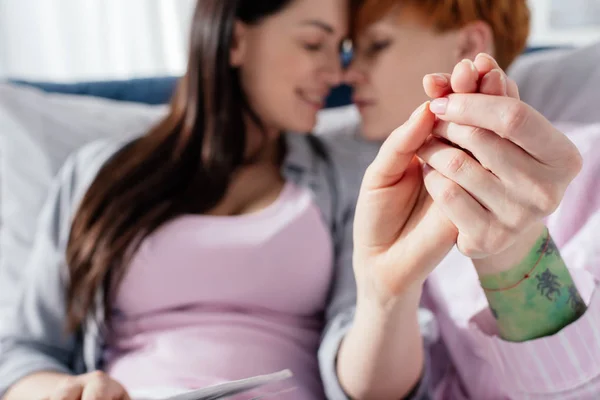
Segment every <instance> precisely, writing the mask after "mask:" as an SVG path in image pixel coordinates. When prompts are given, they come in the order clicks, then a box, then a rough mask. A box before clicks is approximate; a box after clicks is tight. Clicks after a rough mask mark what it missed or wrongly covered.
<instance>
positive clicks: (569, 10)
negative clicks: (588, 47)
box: [529, 0, 600, 46]
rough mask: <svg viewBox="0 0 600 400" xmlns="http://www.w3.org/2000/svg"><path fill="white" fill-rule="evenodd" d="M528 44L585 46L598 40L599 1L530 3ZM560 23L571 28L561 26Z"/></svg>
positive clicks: (540, 0) (555, 0)
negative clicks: (530, 24) (530, 19)
mask: <svg viewBox="0 0 600 400" xmlns="http://www.w3.org/2000/svg"><path fill="white" fill-rule="evenodd" d="M529 6H530V7H531V10H532V17H533V18H532V32H531V37H530V44H531V45H535V46H548V45H550V46H553V45H561V44H564V45H585V44H589V43H592V42H595V41H599V40H600V0H529ZM562 21H567V22H573V23H574V25H575V26H574V27H573V26H569V27H562V26H563V25H562V23H561V22H562Z"/></svg>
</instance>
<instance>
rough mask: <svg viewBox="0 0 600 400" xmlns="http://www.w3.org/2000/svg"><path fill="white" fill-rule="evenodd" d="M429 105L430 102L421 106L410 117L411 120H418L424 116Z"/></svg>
mask: <svg viewBox="0 0 600 400" xmlns="http://www.w3.org/2000/svg"><path fill="white" fill-rule="evenodd" d="M428 104H429V102H428V101H427V102H425V103H423V104H421V105H420V106H419V108H417V109H416V110H415V111H414V112H413V113H412V114H411V116H410V118H409V119H415V118H417V117H418V116H419V115H421V114H423V111H425V108H426V107H427V105H428Z"/></svg>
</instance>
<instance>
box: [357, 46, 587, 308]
mask: <svg viewBox="0 0 600 400" xmlns="http://www.w3.org/2000/svg"><path fill="white" fill-rule="evenodd" d="M423 86H424V89H425V92H426V93H427V95H428V96H429V97H430V98H431V99H432V101H431V102H427V103H425V104H423V105H422V106H421V107H419V108H418V109H417V110H416V111H415V112H414V114H413V115H412V116H411V118H410V119H409V120H408V121H407V122H406V123H404V124H403V125H402V126H400V127H399V128H397V129H396V130H395V131H394V132H392V133H391V135H390V136H389V137H388V139H387V140H386V141H385V142H384V144H383V145H382V147H381V149H380V151H379V153H378V155H377V157H376V158H375V160H374V161H373V163H372V164H371V165H370V166H369V168H368V169H367V172H366V173H365V176H364V179H363V183H362V186H361V191H360V195H359V200H358V204H357V208H356V217H355V223H354V269H355V275H356V278H357V286H358V294H359V297H365V296H366V298H368V299H374V300H376V301H377V302H379V304H382V305H386V304H388V303H390V301H391V300H395V299H401V298H403V296H406V295H409V294H410V293H413V292H414V293H418V292H419V290H420V288H421V287H422V285H423V282H424V281H425V279H426V278H427V276H428V275H429V274H430V273H431V271H432V270H433V269H434V268H435V267H436V266H437V265H438V264H439V263H440V262H441V261H442V259H443V258H444V257H445V256H446V255H447V253H448V252H449V251H450V250H451V249H452V248H453V247H454V245H457V247H458V249H459V250H460V251H461V252H462V253H463V254H464V255H466V256H468V257H470V258H471V259H473V260H474V264H475V267H476V268H478V272H479V273H480V274H482V273H483V274H486V273H496V272H501V271H502V270H506V269H507V268H510V267H511V266H512V265H514V264H516V263H518V262H519V261H520V258H522V257H523V256H524V255H525V254H526V253H527V251H529V249H530V248H531V246H533V244H534V243H535V241H536V240H537V239H538V238H539V236H540V235H541V234H542V232H543V230H544V225H543V222H542V221H543V218H544V217H546V216H548V215H549V214H551V213H552V212H553V211H554V210H555V209H556V208H557V207H558V205H559V203H560V201H561V200H562V197H563V195H564V192H565V190H566V188H567V186H568V185H569V183H570V182H571V181H572V180H573V179H574V178H575V176H576V175H577V174H578V172H579V171H580V169H581V166H582V159H581V155H580V153H579V152H578V150H577V148H576V147H575V146H574V144H573V143H572V142H571V141H570V140H569V139H568V138H567V137H566V136H565V135H564V134H563V133H561V132H560V131H558V130H557V129H556V128H554V127H553V126H552V124H551V123H550V122H549V121H547V120H546V119H545V118H544V117H543V116H542V115H541V114H540V113H538V112H537V111H535V110H534V109H533V108H531V107H529V106H528V105H526V104H525V103H524V102H522V101H521V100H520V98H519V91H518V88H517V85H516V83H515V82H514V81H512V80H511V79H509V78H508V77H507V76H506V74H505V73H504V71H502V70H501V69H500V67H499V66H498V64H497V63H496V61H495V60H494V59H493V58H492V57H490V56H488V55H485V54H480V55H479V56H477V58H476V59H475V61H474V62H471V61H469V60H464V61H462V62H460V63H459V64H458V65H457V66H456V67H455V69H454V71H453V72H452V74H432V75H427V76H426V77H425V78H424V80H423ZM392 303H393V301H392Z"/></svg>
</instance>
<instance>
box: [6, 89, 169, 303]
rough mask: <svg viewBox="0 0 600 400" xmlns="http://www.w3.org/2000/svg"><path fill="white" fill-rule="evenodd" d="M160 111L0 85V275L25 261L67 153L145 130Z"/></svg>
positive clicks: (9, 275) (12, 274)
mask: <svg viewBox="0 0 600 400" xmlns="http://www.w3.org/2000/svg"><path fill="white" fill-rule="evenodd" d="M165 112H166V107H165V106H148V105H142V104H131V103H124V102H117V101H110V100H105V99H99V98H94V97H86V96H75V95H61V94H49V93H45V92H42V91H40V90H37V89H33V88H29V87H20V86H12V85H7V84H2V85H0V149H2V150H1V152H2V157H1V158H0V198H1V199H2V201H1V202H0V218H1V221H2V225H1V226H0V279H4V280H6V279H9V280H13V281H14V278H15V274H16V273H17V271H19V269H20V268H22V266H23V265H24V264H25V262H26V260H27V257H28V253H29V251H30V248H31V246H32V242H33V237H34V234H35V230H36V225H37V218H38V215H39V213H40V211H41V208H42V206H43V204H44V201H45V200H46V196H47V193H48V190H49V187H50V184H51V183H52V180H53V178H54V176H55V175H56V173H57V172H58V170H59V169H60V167H61V166H62V164H63V163H64V162H65V160H66V158H67V156H68V155H69V154H70V153H72V152H73V151H75V150H76V149H78V148H79V147H81V146H83V145H84V144H86V143H89V142H91V141H94V140H96V139H99V138H109V137H116V138H122V137H127V136H133V135H137V134H140V133H142V132H145V131H146V130H148V129H149V128H150V127H151V126H152V125H153V124H155V123H156V122H157V121H158V120H159V119H160V118H161V116H162V115H164V113H165ZM3 287H4V288H6V287H7V285H3ZM3 295H5V293H0V304H1V303H2V298H1V296H3Z"/></svg>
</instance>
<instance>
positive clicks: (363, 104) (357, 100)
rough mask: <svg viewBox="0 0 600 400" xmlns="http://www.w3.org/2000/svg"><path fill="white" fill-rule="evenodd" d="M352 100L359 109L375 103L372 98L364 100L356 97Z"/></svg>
mask: <svg viewBox="0 0 600 400" xmlns="http://www.w3.org/2000/svg"><path fill="white" fill-rule="evenodd" d="M352 102H353V103H354V104H355V105H356V107H358V108H359V109H364V108H367V107H370V106H372V105H374V104H375V102H374V101H373V100H365V99H361V98H357V97H355V98H353V99H352Z"/></svg>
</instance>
